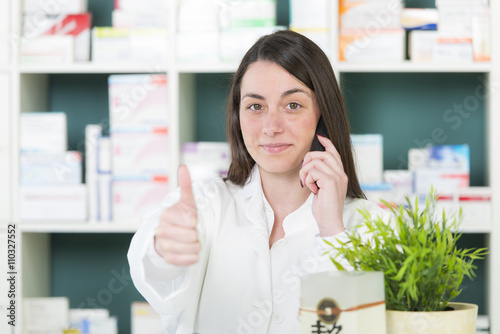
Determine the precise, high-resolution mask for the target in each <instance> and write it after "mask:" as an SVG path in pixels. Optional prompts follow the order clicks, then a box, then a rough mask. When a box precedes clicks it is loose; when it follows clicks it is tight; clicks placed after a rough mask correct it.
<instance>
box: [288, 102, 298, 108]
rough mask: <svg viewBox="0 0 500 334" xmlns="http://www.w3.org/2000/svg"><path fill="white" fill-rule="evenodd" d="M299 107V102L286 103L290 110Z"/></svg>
mask: <svg viewBox="0 0 500 334" xmlns="http://www.w3.org/2000/svg"><path fill="white" fill-rule="evenodd" d="M299 107H300V104H298V103H296V102H291V103H288V108H290V109H292V110H295V109H299Z"/></svg>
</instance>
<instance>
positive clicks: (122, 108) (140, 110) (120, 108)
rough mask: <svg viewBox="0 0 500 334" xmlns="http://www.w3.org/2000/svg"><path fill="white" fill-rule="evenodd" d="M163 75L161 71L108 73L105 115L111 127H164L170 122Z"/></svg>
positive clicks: (165, 79)
mask: <svg viewBox="0 0 500 334" xmlns="http://www.w3.org/2000/svg"><path fill="white" fill-rule="evenodd" d="M167 84H168V81H167V76H166V75H164V74H129V75H110V76H109V78H108V90H109V117H110V127H111V131H114V129H115V128H120V129H123V128H135V127H142V126H165V125H168V123H169V121H170V117H169V109H168V88H167Z"/></svg>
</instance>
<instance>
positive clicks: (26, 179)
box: [19, 151, 82, 185]
mask: <svg viewBox="0 0 500 334" xmlns="http://www.w3.org/2000/svg"><path fill="white" fill-rule="evenodd" d="M19 164H20V176H19V178H20V181H19V182H20V184H53V185H54V184H55V185H60V184H80V183H82V154H81V153H80V152H78V151H68V152H65V153H53V154H44V153H21V156H20V162H19Z"/></svg>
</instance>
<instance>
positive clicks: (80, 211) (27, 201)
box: [19, 184, 87, 222]
mask: <svg viewBox="0 0 500 334" xmlns="http://www.w3.org/2000/svg"><path fill="white" fill-rule="evenodd" d="M19 206H20V218H21V220H23V221H79V222H82V221H86V220H87V188H86V187H85V185H84V184H72V185H59V186H54V185H49V186H47V185H22V186H20V198H19Z"/></svg>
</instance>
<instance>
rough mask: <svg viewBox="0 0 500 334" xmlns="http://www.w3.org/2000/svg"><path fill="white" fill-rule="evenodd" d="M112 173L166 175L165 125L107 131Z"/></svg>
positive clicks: (127, 175) (136, 175) (167, 144)
mask: <svg viewBox="0 0 500 334" xmlns="http://www.w3.org/2000/svg"><path fill="white" fill-rule="evenodd" d="M111 143H112V146H113V153H112V165H113V176H116V177H122V176H123V177H141V176H147V177H149V176H151V175H165V174H166V175H168V174H169V173H168V169H169V161H170V159H169V149H168V148H169V140H168V128H166V127H158V128H150V129H144V130H139V131H136V132H128V131H123V132H118V131H114V132H112V133H111Z"/></svg>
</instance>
